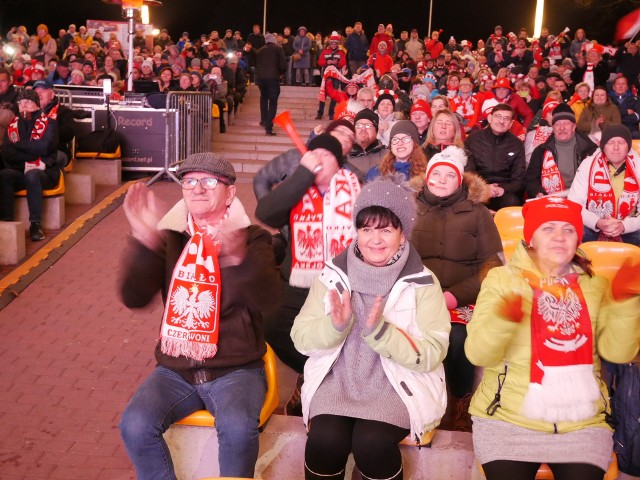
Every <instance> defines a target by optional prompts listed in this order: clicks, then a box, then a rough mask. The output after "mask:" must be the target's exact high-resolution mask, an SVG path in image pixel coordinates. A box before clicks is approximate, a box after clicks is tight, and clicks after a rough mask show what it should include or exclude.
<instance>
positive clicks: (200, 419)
mask: <svg viewBox="0 0 640 480" xmlns="http://www.w3.org/2000/svg"><path fill="white" fill-rule="evenodd" d="M262 360H264V371H265V376H266V378H267V394H266V396H265V398H264V404H263V405H262V410H261V411H260V427H262V426H264V424H265V423H266V422H267V420H269V417H271V414H272V413H273V411H274V410H275V409H276V408H277V406H278V403H279V402H280V397H279V396H278V374H277V371H276V355H275V353H273V350H272V349H271V346H269V344H267V353H265V354H264V356H263V357H262ZM176 423H177V424H178V425H188V426H192V427H214V426H215V423H216V419H215V417H214V416H213V415H211V414H210V413H209V412H208V411H207V410H198V411H197V412H194V413H192V414H191V415H189V416H188V417H185V418H183V419H182V420H178V421H177V422H176Z"/></svg>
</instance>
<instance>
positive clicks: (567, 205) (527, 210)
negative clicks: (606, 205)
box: [522, 197, 584, 245]
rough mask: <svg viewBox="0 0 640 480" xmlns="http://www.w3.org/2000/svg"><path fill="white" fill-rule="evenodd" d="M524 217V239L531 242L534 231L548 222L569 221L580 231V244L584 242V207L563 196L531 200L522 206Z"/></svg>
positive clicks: (528, 242)
mask: <svg viewBox="0 0 640 480" xmlns="http://www.w3.org/2000/svg"><path fill="white" fill-rule="evenodd" d="M522 216H523V217H524V231H523V234H524V241H525V242H526V243H527V245H528V244H530V243H531V237H532V236H533V234H534V232H535V231H536V230H537V229H538V228H539V227H540V225H542V224H543V223H546V222H567V223H570V224H571V225H573V226H574V227H575V229H576V232H577V233H578V245H579V244H580V243H582V233H583V228H584V226H583V223H582V207H581V206H580V205H579V204H577V203H575V202H572V201H571V200H567V199H566V198H562V197H542V198H539V199H537V200H531V201H529V202H527V203H525V204H524V207H522Z"/></svg>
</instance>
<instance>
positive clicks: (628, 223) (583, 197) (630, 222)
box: [568, 149, 640, 233]
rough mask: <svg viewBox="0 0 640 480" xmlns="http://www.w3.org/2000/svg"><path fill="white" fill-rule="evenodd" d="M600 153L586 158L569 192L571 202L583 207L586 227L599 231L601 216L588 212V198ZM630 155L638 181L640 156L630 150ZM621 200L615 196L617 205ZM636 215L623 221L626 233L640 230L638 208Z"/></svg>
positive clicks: (639, 176) (596, 152) (631, 215)
mask: <svg viewBox="0 0 640 480" xmlns="http://www.w3.org/2000/svg"><path fill="white" fill-rule="evenodd" d="M598 153H600V150H596V151H595V152H594V154H593V155H591V156H590V157H589V158H585V159H584V161H583V162H582V163H581V164H580V167H579V168H578V171H577V172H576V176H575V178H574V179H573V184H572V185H571V189H570V190H569V197H568V198H569V200H572V201H574V202H576V203H577V204H579V205H582V221H583V222H584V226H585V227H588V228H590V229H591V230H595V231H599V230H598V229H597V228H596V223H597V222H598V220H600V218H601V217H600V216H598V215H597V214H596V213H594V212H590V211H588V210H587V208H586V205H587V198H588V193H589V171H590V170H591V165H593V162H594V160H595V157H596V154H598ZM629 155H631V166H632V168H633V173H634V174H635V176H636V178H637V179H640V155H639V154H638V152H636V151H635V150H633V149H631V150H629ZM619 200H620V198H619V196H618V195H615V203H616V204H617V203H618V202H619ZM634 210H635V212H636V213H633V212H632V213H631V214H629V215H627V216H626V217H625V218H624V219H622V223H623V225H624V233H631V232H636V231H638V230H640V216H633V215H637V212H638V207H637V206H636V208H635V209H634Z"/></svg>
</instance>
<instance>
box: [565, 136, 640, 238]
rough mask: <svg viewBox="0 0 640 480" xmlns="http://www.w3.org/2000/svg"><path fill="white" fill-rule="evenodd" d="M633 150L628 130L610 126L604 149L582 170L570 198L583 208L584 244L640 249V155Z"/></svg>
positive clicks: (604, 140)
mask: <svg viewBox="0 0 640 480" xmlns="http://www.w3.org/2000/svg"><path fill="white" fill-rule="evenodd" d="M631 146H632V138H631V132H630V131H629V129H628V128H627V127H625V126H624V125H620V124H614V125H607V126H605V127H604V129H603V130H602V138H601V140H600V148H598V150H596V152H595V153H594V154H593V155H592V156H590V157H589V158H587V159H585V160H584V162H582V164H581V165H580V168H578V171H577V172H576V176H575V179H574V181H573V184H572V185H571V190H569V197H568V198H569V200H572V201H574V202H576V203H578V204H580V205H582V219H583V221H584V237H583V240H582V241H583V242H591V241H594V240H604V241H610V242H624V243H631V244H633V245H637V246H640V217H638V202H639V201H640V191H639V190H638V182H639V181H640V155H638V153H637V152H636V151H635V150H633V149H632V148H631Z"/></svg>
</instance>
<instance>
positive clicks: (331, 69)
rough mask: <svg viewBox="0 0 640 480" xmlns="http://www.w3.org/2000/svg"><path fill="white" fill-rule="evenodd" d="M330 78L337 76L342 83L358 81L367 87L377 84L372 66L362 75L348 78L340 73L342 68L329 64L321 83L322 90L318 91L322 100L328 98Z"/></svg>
mask: <svg viewBox="0 0 640 480" xmlns="http://www.w3.org/2000/svg"><path fill="white" fill-rule="evenodd" d="M328 78H335V79H337V80H340V81H341V82H342V83H358V84H361V85H364V86H366V87H373V86H375V84H376V79H375V78H374V76H373V70H372V69H370V68H368V69H366V70H365V71H364V72H362V73H361V74H360V75H352V76H351V78H347V77H345V76H344V75H343V74H342V73H340V70H338V69H337V68H336V67H335V66H333V65H329V66H328V67H327V68H325V69H324V73H323V75H322V82H321V83H320V91H319V92H318V100H319V101H321V102H324V101H325V100H326V99H327V90H326V88H327V87H326V86H325V84H326V82H327V79H328Z"/></svg>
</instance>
